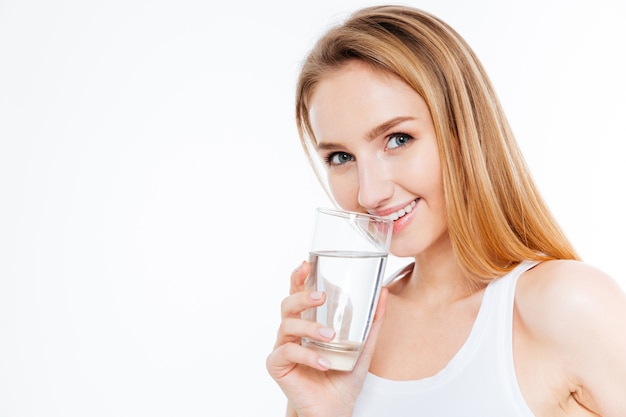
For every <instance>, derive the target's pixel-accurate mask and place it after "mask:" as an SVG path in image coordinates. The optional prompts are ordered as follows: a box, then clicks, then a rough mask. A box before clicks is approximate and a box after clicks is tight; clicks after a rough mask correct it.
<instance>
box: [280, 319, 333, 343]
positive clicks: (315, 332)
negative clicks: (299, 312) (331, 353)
mask: <svg viewBox="0 0 626 417" xmlns="http://www.w3.org/2000/svg"><path fill="white" fill-rule="evenodd" d="M303 337H306V338H309V339H311V340H316V341H320V342H324V343H328V342H330V341H331V340H333V339H334V338H335V331H334V330H333V329H332V328H330V327H324V326H323V325H321V324H319V323H316V322H314V321H309V320H301V319H295V318H288V319H285V320H283V321H282V322H281V323H280V327H279V329H278V335H277V337H276V343H275V345H274V348H277V347H278V346H280V345H284V344H287V343H300V340H301V339H302V338H303Z"/></svg>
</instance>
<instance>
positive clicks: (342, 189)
mask: <svg viewBox="0 0 626 417" xmlns="http://www.w3.org/2000/svg"><path fill="white" fill-rule="evenodd" d="M348 177H349V176H340V177H338V176H332V175H329V176H328V186H329V188H330V193H331V194H332V196H333V198H334V199H335V201H336V202H337V204H338V205H339V207H341V208H342V209H344V210H351V211H358V208H359V202H358V185H357V183H356V182H354V181H351V180H350V179H349V178H348Z"/></svg>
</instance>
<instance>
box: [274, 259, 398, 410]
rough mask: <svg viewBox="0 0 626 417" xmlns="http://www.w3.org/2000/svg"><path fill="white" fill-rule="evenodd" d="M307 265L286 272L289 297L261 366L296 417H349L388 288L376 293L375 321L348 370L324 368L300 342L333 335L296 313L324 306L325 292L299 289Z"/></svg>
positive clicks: (319, 358) (369, 357)
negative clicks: (265, 359)
mask: <svg viewBox="0 0 626 417" xmlns="http://www.w3.org/2000/svg"><path fill="white" fill-rule="evenodd" d="M308 273H309V264H308V263H307V262H303V263H302V265H301V266H300V267H299V268H297V269H296V270H295V271H294V272H293V273H292V274H291V288H290V295H289V296H288V297H287V298H285V299H284V300H283V302H282V305H281V319H282V322H281V325H280V328H279V330H278V334H277V338H276V344H275V345H274V350H273V351H272V353H270V355H269V356H268V357H267V361H266V366H267V370H268V372H269V374H270V375H271V377H272V378H273V379H274V380H275V381H276V382H277V383H278V385H279V386H280V388H281V389H282V390H283V392H284V393H285V395H286V396H287V398H288V400H289V406H290V408H291V409H292V410H294V411H295V412H296V413H297V415H298V416H300V417H305V416H306V417H309V416H310V417H313V416H324V417H328V416H351V415H352V408H353V406H354V403H355V401H356V398H357V397H358V395H359V393H360V392H361V388H362V386H363V381H364V380H365V376H366V375H367V371H368V369H369V365H370V362H371V359H372V355H373V353H374V348H375V346H376V339H377V337H378V331H379V329H380V326H381V324H382V321H383V316H384V309H385V305H386V300H387V289H385V288H383V290H382V291H381V295H380V299H379V303H378V307H377V310H376V314H375V317H374V323H373V324H372V328H371V330H370V334H369V337H368V340H367V342H366V344H365V346H364V348H363V351H362V353H361V356H360V358H359V360H358V361H357V363H356V365H355V368H354V370H353V371H351V372H344V371H333V370H328V367H329V365H330V364H329V363H328V361H327V360H326V359H324V358H322V357H321V356H319V355H318V354H317V353H315V352H313V351H312V350H309V349H307V348H305V347H302V346H301V344H300V343H301V339H302V337H308V338H310V339H313V340H319V341H321V342H329V341H331V340H332V339H333V337H334V334H333V333H332V332H331V333H330V334H329V333H327V331H328V329H325V328H324V327H323V326H322V325H320V324H318V323H316V322H313V321H308V320H303V319H301V318H300V316H301V313H302V312H303V311H304V310H306V309H308V308H312V307H317V306H320V305H322V304H324V302H325V300H326V295H325V294H323V293H322V294H320V293H316V292H312V291H305V290H304V280H305V279H306V277H307V275H308Z"/></svg>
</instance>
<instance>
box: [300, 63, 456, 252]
mask: <svg viewBox="0 0 626 417" xmlns="http://www.w3.org/2000/svg"><path fill="white" fill-rule="evenodd" d="M309 105H310V106H309V109H310V113H309V116H310V121H311V127H312V129H313V133H314V134H315V137H316V139H317V149H318V153H319V156H320V157H321V158H322V159H323V160H324V161H325V162H326V169H327V174H328V183H329V185H330V190H331V193H332V195H333V197H334V198H335V200H336V201H337V203H338V204H339V205H340V206H341V207H342V208H344V209H347V210H352V211H358V212H367V213H370V214H376V215H380V216H391V217H392V218H393V219H395V221H394V234H393V238H392V244H391V252H392V253H393V254H395V255H397V256H402V257H404V256H418V255H420V254H424V253H427V252H429V251H432V250H437V248H438V247H440V245H442V244H447V243H448V244H449V238H448V233H447V230H448V229H447V221H446V216H445V206H444V198H443V184H442V175H441V165H440V162H439V152H438V148H437V139H436V136H435V130H434V126H433V122H432V118H431V115H430V111H429V110H428V107H427V105H426V103H425V102H424V100H423V99H422V97H421V96H420V95H419V94H417V93H416V92H415V91H414V90H413V89H412V88H411V87H409V86H408V85H407V84H406V83H404V82H403V81H402V80H400V79H399V78H396V77H394V76H391V75H386V74H383V73H381V72H375V71H372V70H371V69H370V68H369V67H367V66H365V65H364V64H362V63H358V62H351V63H348V64H346V65H345V66H343V67H342V68H341V69H339V70H337V71H335V72H332V73H330V74H328V75H327V76H326V77H325V78H324V79H323V80H322V81H321V82H320V83H319V84H318V86H317V87H316V89H315V91H314V93H313V95H312V97H311V101H310V103H309Z"/></svg>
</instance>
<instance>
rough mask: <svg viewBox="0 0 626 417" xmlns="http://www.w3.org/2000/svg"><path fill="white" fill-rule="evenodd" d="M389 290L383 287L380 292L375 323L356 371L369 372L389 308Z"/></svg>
mask: <svg viewBox="0 0 626 417" xmlns="http://www.w3.org/2000/svg"><path fill="white" fill-rule="evenodd" d="M388 294H389V290H388V289H387V288H385V287H383V288H382V289H381V291H380V297H379V299H378V305H377V306H376V313H375V314H374V322H373V323H372V328H371V329H370V334H369V336H368V337H367V341H366V342H365V345H364V346H363V351H361V356H360V357H359V360H358V362H357V364H356V366H355V369H354V370H355V371H356V372H360V373H364V374H366V373H367V371H368V370H369V367H370V363H371V362H372V357H373V356H374V351H375V350H376V341H377V340H378V333H379V332H380V328H381V327H382V324H383V322H384V320H385V309H386V308H387V295H388Z"/></svg>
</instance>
